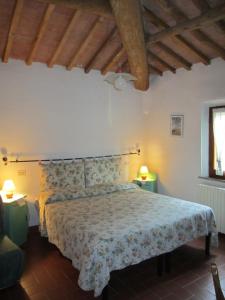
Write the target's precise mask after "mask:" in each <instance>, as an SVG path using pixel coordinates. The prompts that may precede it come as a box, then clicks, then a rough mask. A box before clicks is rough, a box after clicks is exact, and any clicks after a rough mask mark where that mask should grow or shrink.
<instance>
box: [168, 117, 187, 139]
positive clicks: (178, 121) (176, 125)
mask: <svg viewBox="0 0 225 300" xmlns="http://www.w3.org/2000/svg"><path fill="white" fill-rule="evenodd" d="M170 133H171V135H174V136H183V134H184V115H179V114H176V115H175V114H172V115H171V117H170Z"/></svg>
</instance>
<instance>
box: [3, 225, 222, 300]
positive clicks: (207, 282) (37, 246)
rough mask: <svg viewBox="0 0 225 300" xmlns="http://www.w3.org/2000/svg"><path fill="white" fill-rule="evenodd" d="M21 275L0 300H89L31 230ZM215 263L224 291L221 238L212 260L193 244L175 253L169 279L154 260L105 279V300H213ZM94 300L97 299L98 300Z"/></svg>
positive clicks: (56, 253) (50, 247) (67, 264)
mask: <svg viewBox="0 0 225 300" xmlns="http://www.w3.org/2000/svg"><path fill="white" fill-rule="evenodd" d="M24 250H25V252H26V269H25V272H24V274H23V277H22V279H21V283H20V285H19V284H18V285H17V286H15V287H13V288H9V289H6V290H3V291H0V299H1V300H6V299H7V300H8V299H16V300H25V299H32V300H71V299H76V300H85V299H86V300H88V299H89V300H90V299H94V297H93V294H92V293H91V292H88V293H87V292H84V291H82V290H81V289H80V288H79V287H78V285H77V279H78V271H76V270H75V269H74V268H73V267H72V266H71V262H70V261H69V260H67V259H65V258H64V257H63V256H61V254H60V253H59V251H58V250H57V248H55V247H54V246H53V245H51V244H49V243H48V242H47V240H46V239H44V238H40V236H39V233H38V232H37V231H36V230H34V231H32V232H31V233H30V235H29V239H28V242H27V244H26V246H25V247H24ZM212 261H216V263H217V265H218V268H219V271H220V277H221V284H222V288H224V291H225V236H224V235H221V236H220V246H219V248H218V249H213V251H212V256H211V257H210V258H206V257H205V255H204V240H198V241H195V242H193V243H191V244H189V245H187V246H183V247H181V248H179V249H177V250H176V251H175V253H174V254H173V256H172V271H171V273H170V274H167V275H164V276H162V277H158V276H157V275H156V260H155V259H151V260H149V261H146V262H143V263H141V264H139V265H136V266H132V267H129V268H126V269H124V270H121V271H116V272H113V273H112V274H111V280H110V289H109V299H113V300H129V299H134V300H138V299H139V300H158V299H164V300H186V299H191V300H212V299H216V298H215V294H214V288H213V282H212V278H211V275H210V273H209V270H210V263H211V262H212ZM98 299H101V298H100V297H99V298H98Z"/></svg>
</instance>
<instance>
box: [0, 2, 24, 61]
mask: <svg viewBox="0 0 225 300" xmlns="http://www.w3.org/2000/svg"><path fill="white" fill-rule="evenodd" d="M23 3H24V1H23V0H17V1H16V3H15V7H14V11H13V15H12V20H11V23H10V28H9V33H8V37H7V42H6V46H5V49H4V53H3V58H2V61H3V62H4V63H7V62H8V60H9V55H10V52H11V49H12V45H13V41H14V37H15V34H16V29H17V26H18V24H19V21H20V17H21V14H22V9H23Z"/></svg>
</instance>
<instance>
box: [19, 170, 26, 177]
mask: <svg viewBox="0 0 225 300" xmlns="http://www.w3.org/2000/svg"><path fill="white" fill-rule="evenodd" d="M17 174H18V176H26V170H25V169H21V170H18V172H17Z"/></svg>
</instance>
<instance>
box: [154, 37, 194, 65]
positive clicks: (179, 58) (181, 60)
mask: <svg viewBox="0 0 225 300" xmlns="http://www.w3.org/2000/svg"><path fill="white" fill-rule="evenodd" d="M157 46H159V48H160V49H162V50H163V51H164V52H166V54H169V55H170V56H171V57H173V59H175V60H176V61H177V62H179V63H180V64H181V65H182V66H183V67H184V68H185V69H186V70H191V66H192V65H191V63H189V62H188V61H187V60H186V59H184V58H183V57H182V56H180V55H179V54H177V53H176V52H174V51H173V50H172V49H170V48H169V47H168V46H166V45H164V44H163V43H161V42H158V43H157Z"/></svg>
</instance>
